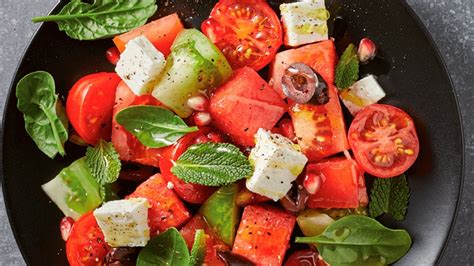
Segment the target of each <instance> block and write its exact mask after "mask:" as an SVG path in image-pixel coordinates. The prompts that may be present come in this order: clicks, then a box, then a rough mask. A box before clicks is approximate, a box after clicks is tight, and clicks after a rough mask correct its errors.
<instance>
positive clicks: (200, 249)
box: [189, 229, 206, 266]
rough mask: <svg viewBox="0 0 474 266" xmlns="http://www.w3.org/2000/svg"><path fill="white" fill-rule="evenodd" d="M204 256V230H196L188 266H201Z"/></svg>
mask: <svg viewBox="0 0 474 266" xmlns="http://www.w3.org/2000/svg"><path fill="white" fill-rule="evenodd" d="M205 255H206V234H205V233H204V230H202V229H199V230H196V234H195V235H194V244H193V248H192V250H191V257H190V258H189V266H201V265H202V264H203V263H204V256H205Z"/></svg>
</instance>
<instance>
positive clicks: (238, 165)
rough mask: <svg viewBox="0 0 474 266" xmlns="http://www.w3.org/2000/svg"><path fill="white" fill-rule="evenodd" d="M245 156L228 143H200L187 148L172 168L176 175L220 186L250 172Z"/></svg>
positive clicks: (186, 179)
mask: <svg viewBox="0 0 474 266" xmlns="http://www.w3.org/2000/svg"><path fill="white" fill-rule="evenodd" d="M252 170H253V169H252V166H251V165H250V162H249V161H248V159H247V157H246V156H245V155H244V154H243V153H242V152H241V151H240V150H239V149H238V148H237V147H235V146H234V145H232V144H228V143H202V144H197V145H193V146H191V147H189V148H188V150H187V151H185V152H184V153H183V154H181V156H180V157H179V158H178V161H176V163H175V165H174V166H173V168H172V169H171V171H172V172H173V174H175V175H176V176H177V177H178V178H179V179H181V180H184V181H186V182H190V183H194V184H200V185H205V186H223V185H228V184H231V183H234V182H235V181H237V180H239V179H242V178H246V177H248V176H251V175H252Z"/></svg>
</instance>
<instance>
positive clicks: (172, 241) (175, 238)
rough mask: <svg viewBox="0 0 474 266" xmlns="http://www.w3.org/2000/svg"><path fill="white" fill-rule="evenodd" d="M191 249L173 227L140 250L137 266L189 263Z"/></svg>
mask: <svg viewBox="0 0 474 266" xmlns="http://www.w3.org/2000/svg"><path fill="white" fill-rule="evenodd" d="M188 262H189V251H188V247H187V246H186V242H185V241H184V239H183V237H182V236H181V234H180V233H179V231H178V230H176V228H174V227H171V228H170V229H168V230H166V231H165V232H163V233H161V234H159V235H158V236H156V237H155V238H153V239H151V240H150V241H149V242H148V244H146V246H145V247H144V248H143V249H142V250H141V251H140V253H139V254H138V258H137V264H136V265H137V266H156V265H187V263H188Z"/></svg>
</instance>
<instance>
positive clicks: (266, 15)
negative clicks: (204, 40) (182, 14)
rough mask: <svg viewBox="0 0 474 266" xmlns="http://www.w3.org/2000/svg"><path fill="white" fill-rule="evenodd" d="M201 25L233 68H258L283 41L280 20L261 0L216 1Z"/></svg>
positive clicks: (269, 59) (263, 64) (270, 58)
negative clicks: (207, 17)
mask: <svg viewBox="0 0 474 266" xmlns="http://www.w3.org/2000/svg"><path fill="white" fill-rule="evenodd" d="M201 28H202V32H203V33H204V34H205V35H206V36H207V37H209V39H210V40H211V41H212V42H213V43H214V44H216V46H217V47H219V49H221V51H222V53H223V54H224V55H225V57H226V58H227V60H228V61H229V63H230V65H231V66H232V68H233V69H238V68H241V67H244V66H249V67H251V68H253V69H255V70H257V71H258V70H260V69H262V68H263V67H264V66H266V65H267V64H268V63H270V61H271V60H272V59H273V57H274V56H275V53H276V52H277V51H278V48H280V46H281V44H282V42H283V40H282V39H283V37H282V28H281V24H280V20H279V19H278V16H277V15H276V14H275V12H274V11H273V9H272V8H271V7H270V6H269V5H268V4H267V2H266V1H264V0H220V1H219V2H218V3H217V4H216V5H215V6H214V8H213V9H212V12H211V15H210V16H209V19H207V20H205V21H204V22H203V23H202V25H201Z"/></svg>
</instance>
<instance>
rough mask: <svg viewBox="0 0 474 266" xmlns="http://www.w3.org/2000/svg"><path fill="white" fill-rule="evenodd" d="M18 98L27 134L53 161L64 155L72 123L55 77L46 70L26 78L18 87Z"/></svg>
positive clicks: (18, 105)
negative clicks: (58, 93)
mask: <svg viewBox="0 0 474 266" xmlns="http://www.w3.org/2000/svg"><path fill="white" fill-rule="evenodd" d="M16 97H17V99H18V102H17V107H18V110H20V111H21V112H22V113H23V117H24V120H25V129H26V132H28V135H30V137H31V138H32V139H33V141H34V142H35V143H36V145H37V146H38V148H39V149H40V150H41V151H42V152H44V153H45V154H46V155H48V156H49V157H50V158H54V157H55V156H56V154H58V153H59V154H60V155H63V156H64V155H65V154H66V153H65V151H64V143H65V142H66V141H67V139H68V132H67V128H68V121H67V117H66V113H65V111H64V107H63V105H62V104H61V101H60V100H59V99H58V96H57V95H56V92H55V85H54V79H53V76H51V74H49V73H48V72H44V71H37V72H33V73H30V74H28V75H26V76H24V77H23V78H22V79H21V80H20V81H19V82H18V84H17V86H16Z"/></svg>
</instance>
